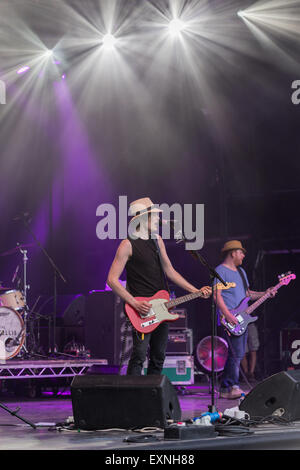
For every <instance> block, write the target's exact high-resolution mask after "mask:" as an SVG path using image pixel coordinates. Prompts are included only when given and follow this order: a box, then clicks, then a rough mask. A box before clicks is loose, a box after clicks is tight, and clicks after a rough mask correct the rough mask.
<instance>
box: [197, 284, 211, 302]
mask: <svg viewBox="0 0 300 470" xmlns="http://www.w3.org/2000/svg"><path fill="white" fill-rule="evenodd" d="M200 292H201V297H202V298H203V299H208V298H209V297H210V296H211V294H212V290H211V287H209V286H204V287H202V288H201V289H200Z"/></svg>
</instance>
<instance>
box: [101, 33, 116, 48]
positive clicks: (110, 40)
mask: <svg viewBox="0 0 300 470" xmlns="http://www.w3.org/2000/svg"><path fill="white" fill-rule="evenodd" d="M116 42H117V39H116V38H115V36H114V35H113V34H110V33H107V34H105V35H104V36H103V39H102V44H103V47H104V48H105V49H113V48H114V47H115V45H116Z"/></svg>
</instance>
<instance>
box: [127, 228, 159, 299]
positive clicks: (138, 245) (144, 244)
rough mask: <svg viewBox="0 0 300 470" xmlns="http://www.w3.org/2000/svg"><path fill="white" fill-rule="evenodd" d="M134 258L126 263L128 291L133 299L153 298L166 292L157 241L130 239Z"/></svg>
mask: <svg viewBox="0 0 300 470" xmlns="http://www.w3.org/2000/svg"><path fill="white" fill-rule="evenodd" d="M128 240H129V241H130V243H131V246H132V256H131V257H130V258H129V260H128V261H127V263H126V266H125V269H126V273H127V290H128V291H129V292H130V293H131V295H133V297H152V295H154V294H155V293H156V292H157V291H159V290H162V289H163V290H165V289H166V285H165V280H164V275H163V272H162V268H161V265H160V259H159V253H158V249H157V247H156V244H155V241H154V240H152V239H151V238H150V239H149V240H143V239H141V238H137V239H136V240H134V239H132V238H129V237H128Z"/></svg>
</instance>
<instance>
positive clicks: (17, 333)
mask: <svg viewBox="0 0 300 470" xmlns="http://www.w3.org/2000/svg"><path fill="white" fill-rule="evenodd" d="M25 334H26V333H25V326H24V322H23V319H22V317H21V315H20V314H19V313H18V312H16V311H15V310H14V309H12V308H10V307H0V360H1V359H2V360H6V359H11V358H12V357H14V356H16V355H17V354H18V353H19V351H20V349H21V348H22V346H23V344H24V341H25Z"/></svg>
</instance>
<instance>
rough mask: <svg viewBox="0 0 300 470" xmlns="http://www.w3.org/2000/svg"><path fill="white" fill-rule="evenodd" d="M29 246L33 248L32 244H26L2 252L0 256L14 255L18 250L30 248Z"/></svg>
mask: <svg viewBox="0 0 300 470" xmlns="http://www.w3.org/2000/svg"><path fill="white" fill-rule="evenodd" d="M31 246H34V243H27V244H23V245H17V246H16V247H15V248H12V249H11V250H8V251H4V252H3V253H0V256H8V255H13V254H14V253H17V252H18V251H19V249H20V248H22V249H23V248H30V247H31Z"/></svg>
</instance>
